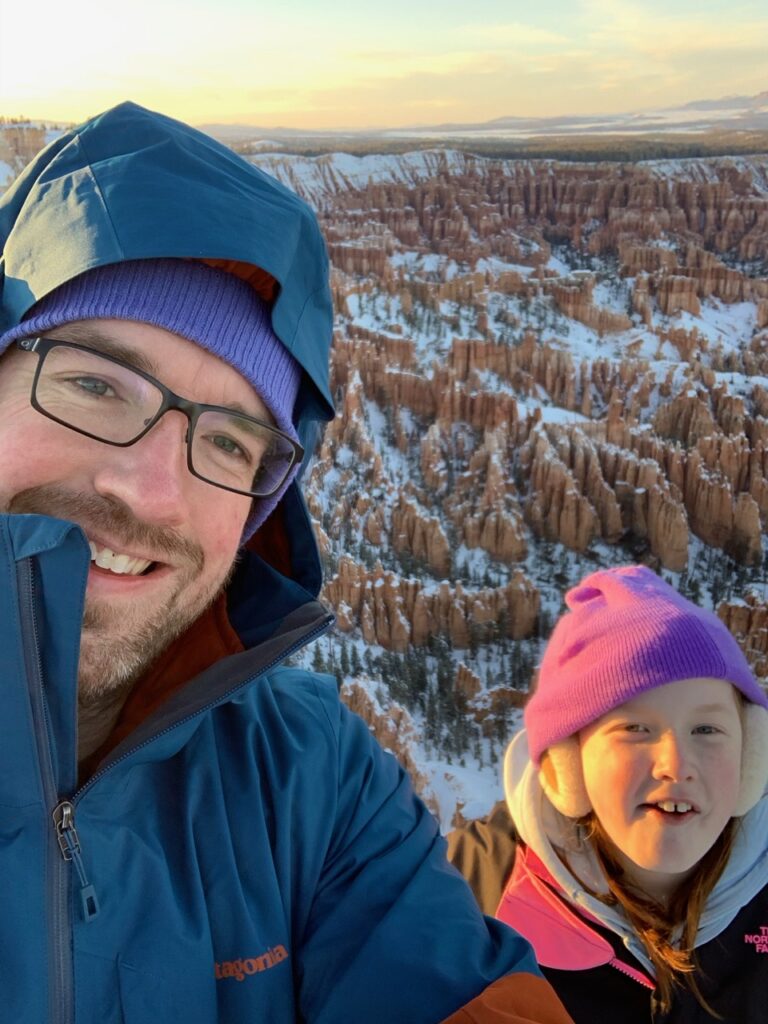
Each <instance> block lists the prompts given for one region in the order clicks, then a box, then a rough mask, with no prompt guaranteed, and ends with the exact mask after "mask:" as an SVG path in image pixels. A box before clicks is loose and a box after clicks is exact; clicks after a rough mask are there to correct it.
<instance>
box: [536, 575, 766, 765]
mask: <svg viewBox="0 0 768 1024" xmlns="http://www.w3.org/2000/svg"><path fill="white" fill-rule="evenodd" d="M565 600H566V604H567V605H568V608H569V611H567V612H565V614H564V615H563V616H562V617H561V618H560V620H559V621H558V623H557V625H556V626H555V629H554V631H553V633H552V636H551V638H550V640H549V643H548V644H547V648H546V650H545V652H544V657H543V659H542V662H541V667H540V669H539V677H538V684H537V687H536V690H535V692H534V694H533V696H532V697H531V699H530V700H529V701H528V704H527V706H526V709H525V729H526V734H527V737H528V750H529V752H530V756H531V760H532V761H533V763H534V764H535V765H536V766H537V767H538V766H539V765H540V763H541V756H542V754H543V753H544V751H546V750H547V749H549V748H550V747H552V746H553V745H554V744H556V743H559V742H560V741H561V740H564V739H566V738H567V737H569V736H573V735H574V734H575V733H577V732H578V731H579V730H580V729H583V728H584V727H585V726H586V725H589V723H590V722H594V721H595V720H596V719H598V718H600V716H601V715H604V714H605V713H606V712H607V711H610V710H611V709H612V708H615V707H618V706H619V705H620V704H624V703H625V702H626V701H628V700H631V699H632V698H633V697H637V696H638V694H641V693H644V692H645V691H647V690H652V689H655V687H657V686H664V684H665V683H672V682H676V681H678V680H682V679H697V678H702V679H703V678H710V679H723V680H725V681H726V682H729V683H731V684H732V685H733V686H735V687H736V689H737V690H740V691H741V693H742V694H743V695H744V696H745V697H746V699H747V700H748V701H752V702H753V703H754V704H759V705H760V706H761V707H763V708H765V709H766V710H768V697H766V695H765V693H764V692H763V691H762V689H761V688H760V686H759V685H758V684H757V682H756V680H755V678H754V676H753V675H752V672H751V670H750V668H749V665H748V663H747V660H746V658H745V657H744V655H743V654H742V651H741V648H740V647H739V645H738V644H737V643H736V640H735V639H734V638H733V636H732V635H731V633H730V632H729V631H728V629H727V627H726V626H725V625H724V623H722V622H721V621H720V619H719V618H718V617H717V616H716V615H715V614H713V613H712V612H710V611H705V610H704V609H703V608H698V607H697V606H696V605H695V604H692V603H691V602H690V601H688V600H686V599H685V598H684V597H681V596H680V594H678V593H677V591H676V590H674V589H673V588H672V587H671V586H670V585H669V584H668V583H665V582H664V580H662V579H661V578H660V577H659V576H657V575H656V573H654V572H652V571H651V570H650V569H648V568H646V567H645V566H642V565H628V566H622V567H621V568H616V569H601V570H599V571H598V572H594V573H592V574H591V575H590V576H587V577H586V579H584V580H583V581H582V582H581V583H580V584H579V585H578V586H576V587H574V588H573V589H572V590H569V591H568V593H567V594H566V596H565Z"/></svg>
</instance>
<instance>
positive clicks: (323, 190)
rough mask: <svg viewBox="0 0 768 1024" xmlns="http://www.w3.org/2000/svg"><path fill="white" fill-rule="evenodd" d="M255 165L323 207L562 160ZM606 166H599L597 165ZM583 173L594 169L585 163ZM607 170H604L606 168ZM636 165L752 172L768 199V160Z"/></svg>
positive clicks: (697, 174)
mask: <svg viewBox="0 0 768 1024" xmlns="http://www.w3.org/2000/svg"><path fill="white" fill-rule="evenodd" d="M249 159H250V161H251V163H252V164H254V166H256V167H259V168H260V169H261V170H263V171H266V173H267V174H270V175H272V176H273V177H275V178H277V179H278V181H280V182H281V183H282V184H284V185H286V186H287V187H288V188H290V189H292V190H293V191H294V192H297V193H298V194H299V195H301V196H303V197H304V198H305V199H307V200H308V201H309V202H311V203H315V204H317V203H320V202H322V200H323V199H324V198H325V197H327V196H331V195H338V194H340V193H342V192H346V191H350V190H355V189H361V188H365V187H366V186H368V185H383V184H405V185H415V184H418V183H420V182H424V181H428V180H430V179H434V178H437V177H439V176H445V175H450V176H452V175H462V174H468V173H479V174H483V173H484V172H486V171H487V170H489V169H490V168H493V170H494V172H495V173H499V172H500V173H502V174H504V175H509V176H510V177H511V176H512V175H514V174H517V173H519V172H520V170H521V169H522V168H531V169H533V168H536V170H537V173H538V174H539V175H540V174H541V173H542V169H543V168H550V169H553V168H554V167H555V166H556V165H557V163H558V162H557V161H554V160H552V159H541V160H530V159H525V160H500V159H497V158H493V157H482V156H475V155H473V154H470V153H463V152H461V151H459V150H455V149H426V150H416V151H413V152H410V153H402V154H370V155H367V156H353V155H351V154H349V153H329V154H323V155H322V156H316V157H309V156H296V155H294V154H288V153H265V154H258V155H251V156H250V157H249ZM598 165H600V161H594V166H598ZM578 166H579V167H580V168H588V167H590V166H592V165H591V164H590V163H581V162H580V163H579V164H578ZM603 166H604V165H603ZM635 166H641V167H645V168H647V169H648V170H649V172H650V173H651V174H652V175H653V176H654V177H658V178H670V179H671V178H674V179H675V180H678V181H679V180H683V181H692V182H696V183H701V184H704V183H713V182H717V181H720V180H722V178H723V176H724V175H725V174H727V173H728V171H729V170H736V171H737V172H739V173H747V174H749V175H750V176H751V178H752V183H753V187H754V190H755V194H756V195H768V156H764V155H757V156H731V157H724V156H718V157H696V158H686V159H681V160H646V161H640V162H638V164H636V165H635Z"/></svg>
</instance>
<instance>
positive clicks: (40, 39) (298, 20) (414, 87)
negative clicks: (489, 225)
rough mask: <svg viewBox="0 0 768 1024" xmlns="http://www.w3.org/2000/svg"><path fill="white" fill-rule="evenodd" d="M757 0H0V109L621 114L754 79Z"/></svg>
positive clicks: (327, 119)
mask: <svg viewBox="0 0 768 1024" xmlns="http://www.w3.org/2000/svg"><path fill="white" fill-rule="evenodd" d="M766 53H768V4H766V3H765V0H759V2H757V0H734V2H728V3H726V2H721V0H675V2H674V3H670V2H669V0H643V2H642V3H635V2H624V0H616V2H614V0H540V2H536V3H532V2H531V0H471V2H467V0H461V2H459V0H441V2H440V3H431V2H429V0H426V2H424V0H422V2H421V3H417V2H414V0H385V2H381V0H376V2H373V0H358V2H357V3H356V4H354V3H353V4H350V3H349V2H348V0H323V2H322V3H320V2H319V0H271V2H270V3H268V4H267V3H264V2H263V0H130V2H129V3H125V0H122V2H120V3H117V2H116V0H72V2H69V3H68V2H62V0H34V3H22V2H20V0H0V115H4V116H6V117H11V116H22V115H24V116H27V117H31V118H45V119H50V120H55V121H70V122H72V121H75V122H77V121H81V120H83V119H85V118H86V117H89V116H90V115H92V114H95V113H98V112H99V111H100V110H104V109H106V108H108V107H110V106H112V105H114V104H115V103H118V102H120V101H121V100H124V99H132V100H134V101H136V102H137V103H141V104H143V105H144V106H148V107H151V108H153V109H156V110H162V111H163V112H164V113H166V114H170V115H171V116H174V117H178V118H181V119H182V120H185V121H189V122H191V123H193V124H201V123H210V122H220V123H245V124H254V125H261V126H264V127H276V126H285V127H293V128H301V129H330V128H344V127H348V128H357V129H361V128H367V127H370V128H382V127H406V126H413V125H427V124H439V123H443V122H482V121H486V120H490V119H492V118H497V117H504V116H535V117H548V116H562V115H566V114H600V113H625V112H631V111H635V110H652V109H659V108H660V107H670V106H675V105H679V104H682V103H687V102H691V101H693V100H698V99H713V98H720V97H723V96H729V95H754V94H756V93H759V92H762V91H763V90H766V89H768V59H767V58H766Z"/></svg>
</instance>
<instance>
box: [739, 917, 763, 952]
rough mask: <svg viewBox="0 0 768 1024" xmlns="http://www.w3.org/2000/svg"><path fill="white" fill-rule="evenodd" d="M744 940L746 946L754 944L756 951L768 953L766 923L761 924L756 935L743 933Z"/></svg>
mask: <svg viewBox="0 0 768 1024" xmlns="http://www.w3.org/2000/svg"><path fill="white" fill-rule="evenodd" d="M744 941H745V942H746V943H747V945H748V946H754V947H755V952H756V953H768V924H761V925H760V932H759V934H757V935H745V936H744Z"/></svg>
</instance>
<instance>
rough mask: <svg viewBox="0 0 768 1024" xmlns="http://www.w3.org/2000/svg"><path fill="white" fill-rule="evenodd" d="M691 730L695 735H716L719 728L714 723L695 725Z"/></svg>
mask: <svg viewBox="0 0 768 1024" xmlns="http://www.w3.org/2000/svg"><path fill="white" fill-rule="evenodd" d="M693 732H694V735H696V736H717V735H718V733H719V732H720V729H718V728H717V726H715V725H697V726H696V728H695V729H694V730H693Z"/></svg>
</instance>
